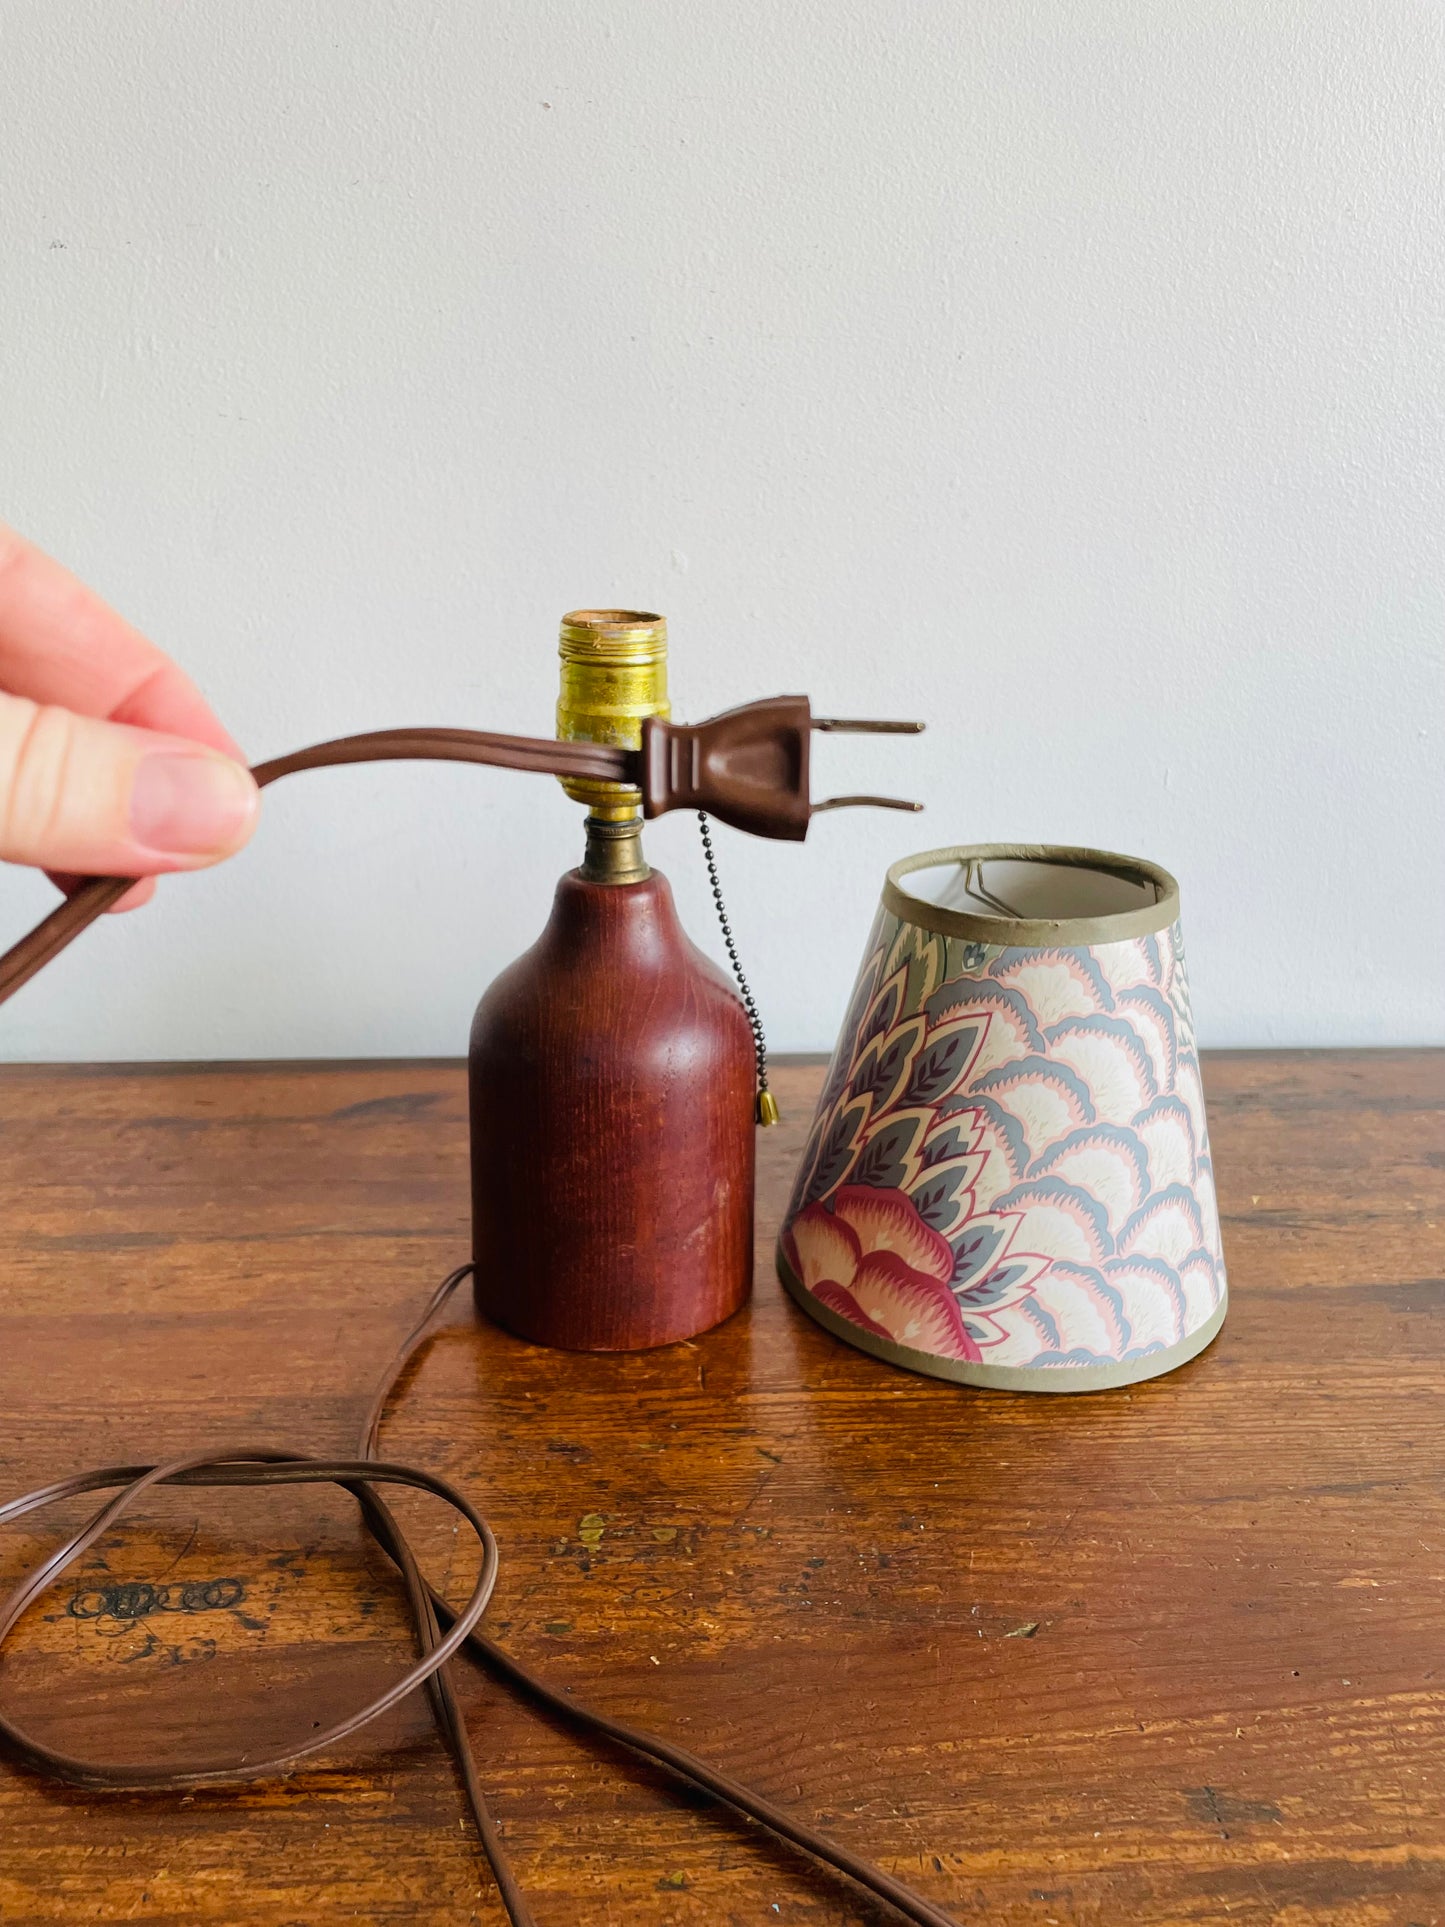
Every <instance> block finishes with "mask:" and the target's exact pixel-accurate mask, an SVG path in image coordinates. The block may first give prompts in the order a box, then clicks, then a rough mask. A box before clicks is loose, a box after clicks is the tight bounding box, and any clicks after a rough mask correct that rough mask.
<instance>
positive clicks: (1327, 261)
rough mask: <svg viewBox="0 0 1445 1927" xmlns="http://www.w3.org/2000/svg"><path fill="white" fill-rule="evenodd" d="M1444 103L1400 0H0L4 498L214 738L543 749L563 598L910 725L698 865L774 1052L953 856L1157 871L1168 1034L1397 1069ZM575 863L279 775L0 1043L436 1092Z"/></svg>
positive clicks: (552, 825) (372, 779)
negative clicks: (214, 850)
mask: <svg viewBox="0 0 1445 1927" xmlns="http://www.w3.org/2000/svg"><path fill="white" fill-rule="evenodd" d="M1442 114H1445V42H1442V16H1441V13H1440V10H1439V7H1438V5H1437V4H1436V0H1417V3H1414V0H1333V4H1328V5H1320V4H1318V0H1297V3H1296V0H1230V3H1229V4H1223V3H1221V0H1191V4H1189V5H1187V6H1186V5H1183V4H1180V3H1179V0H1175V4H1165V5H1161V4H1158V0H967V3H966V0H909V3H908V4H902V3H901V0H894V3H893V4H889V3H888V0H789V3H788V4H784V5H780V4H779V0H694V4H692V5H689V6H685V7H684V6H672V5H663V4H661V3H660V0H654V3H653V4H647V3H646V0H432V3H431V4H421V0H284V4H283V3H282V0H252V4H250V5H247V6H244V7H237V6H233V5H227V4H223V0H187V4H184V5H178V4H175V3H174V0H5V5H4V8H3V12H0V514H3V515H4V516H5V517H6V519H8V520H10V521H12V522H13V523H15V524H16V525H17V526H19V527H20V528H22V529H24V530H25V531H26V532H27V533H29V534H30V535H31V536H32V537H33V538H34V539H36V540H37V541H39V542H40V543H41V544H42V545H44V546H46V547H48V548H50V549H51V550H52V551H53V552H54V553H56V554H57V555H59V556H60V557H62V558H63V559H64V560H65V561H66V562H67V563H69V564H70V566H72V567H73V568H74V569H76V570H77V571H78V572H79V573H81V574H82V575H84V576H86V577H87V578H88V579H89V580H91V581H92V582H93V583H95V584H96V585H97V586H98V587H99V588H100V589H101V590H102V591H103V592H104V593H106V594H107V595H108V596H109V597H110V598H111V600H112V601H114V602H115V603H116V604H117V605H118V606H119V607H120V608H122V609H123V610H124V611H125V612H126V613H127V614H128V615H130V616H131V618H132V619H133V620H135V621H137V622H138V623H140V624H141V625H142V626H144V627H145V628H147V629H148V630H149V632H150V633H151V634H152V635H153V636H154V637H155V638H156V639H157V641H159V642H160V643H161V644H162V645H163V646H164V647H166V648H167V649H169V650H170V651H171V652H172V653H173V654H175V655H176V656H178V657H179V658H180V659H181V660H182V661H183V662H184V663H185V664H186V665H187V666H188V667H189V668H190V669H191V670H192V671H193V673H194V674H195V675H196V676H197V677H198V678H199V680H200V681H201V682H202V684H203V686H204V687H205V688H206V689H207V690H208V692H209V693H210V694H211V696H212V698H213V700H214V701H215V703H216V704H217V706H218V708H219V709H220V711H221V713H222V715H223V716H224V717H225V719H226V720H227V722H228V723H229V724H230V726H231V728H232V729H233V731H234V732H235V733H236V735H237V736H238V737H239V738H240V740H241V741H242V742H243V743H244V744H245V745H246V747H247V749H248V751H250V753H252V754H253V755H254V756H256V757H260V756H263V755H270V754H272V753H274V752H277V751H279V750H282V749H286V748H290V747H293V746H295V745H298V744H301V743H305V742H310V741H313V740H315V739H316V738H318V737H322V736H329V735H335V734H338V733H340V732H342V731H346V730H355V729H364V728H369V727H373V726H379V725H387V724H396V723H402V722H419V723H420V722H426V723H443V722H446V723H464V724H471V725H475V726H481V727H491V728H499V729H511V730H520V731H525V732H529V733H546V732H547V731H548V730H549V727H550V716H551V707H552V702H553V699H554V695H555V655H554V651H555V634H556V621H557V617H558V616H559V615H560V614H561V612H562V611H563V610H565V609H568V608H570V607H573V606H575V605H577V604H581V603H603V602H606V603H612V602H620V603H626V604H632V605H635V606H642V607H651V608H659V609H661V610H663V611H664V612H665V613H666V614H667V615H668V617H669V619H670V624H671V630H672V644H673V688H674V697H675V706H676V710H677V713H678V714H679V715H680V716H683V717H691V718H696V717H699V716H702V715H705V714H708V713H710V712H711V711H713V710H715V709H717V708H720V707H722V706H724V705H725V704H728V703H731V702H734V701H739V700H742V699H745V698H748V697H751V696H754V695H759V694H767V693H773V692H776V691H778V690H780V689H803V690H807V691H809V692H810V693H811V694H812V696H813V698H814V702H815V706H816V707H817V708H818V709H820V710H821V711H825V712H833V713H841V714H845V715H846V714H849V713H862V714H869V713H881V714H893V715H913V714H917V715H920V716H926V717H927V718H928V719H929V721H930V724H931V733H930V734H929V735H928V736H927V737H925V738H924V739H923V740H922V742H921V743H917V744H909V743H906V742H905V743H892V744H888V743H883V744H875V745H871V746H870V745H869V744H867V743H866V742H861V741H852V742H850V741H848V740H847V739H838V740H835V741H832V742H827V743H825V744H823V745H821V747H820V762H821V764H822V770H821V772H820V774H821V777H822V781H821V783H820V789H822V790H826V789H829V788H838V787H842V788H854V787H858V788H869V787H877V788H882V789H886V790H893V791H900V792H903V793H905V794H913V795H917V796H920V797H923V798H926V800H927V802H928V805H929V810H928V814H927V815H926V816H925V817H922V818H916V819H906V818H899V817H887V816H871V815H861V814H854V815H849V816H843V815H838V816H834V817H831V818H827V817H825V818H822V819H820V820H819V822H818V824H817V825H816V827H815V829H814V831H813V833H812V835H811V836H810V838H809V840H808V843H807V844H806V845H805V846H801V847H800V846H797V845H768V844H761V843H755V842H752V841H750V840H748V839H746V838H743V837H740V836H734V835H733V834H732V833H730V832H727V831H723V832H721V833H720V836H719V849H720V859H721V862H722V864H723V867H724V881H725V884H726V887H727V893H728V897H729V901H730V904H731V906H732V911H733V916H734V921H735V924H736V928H737V931H738V936H739V940H740V943H741V946H742V949H743V951H744V953H745V957H746V961H747V963H748V965H749V966H750V969H751V971H752V974H753V976H754V979H755V984H756V988H757V991H758V994H759V997H760V999H761V1002H762V1005H763V1009H764V1012H765V1014H766V1017H767V1020H768V1024H769V1028H770V1032H771V1037H772V1041H773V1044H774V1047H775V1048H778V1049H789V1048H793V1049H800V1048H820V1047H824V1046H826V1045H827V1044H829V1043H830V1042H831V1038H832V1033H833V1030H834V1027H835V1025H836V1023H837V1022H838V1019H839V1017H840V1015H841V1009H842V1004H843V1000H844V996H845V992H846V988H847V985H848V982H849V980H850V979H851V976H852V973H853V970H854V968H855V965H856V963H857V960H858V956H859V954H860V949H861V945H862V941H863V936H864V932H865V929H866V926H867V923H868V920H869V917H870V914H871V911H872V907H873V904H874V902H875V900H876V897H877V891H878V887H879V883H880V881H881V877H882V872H883V869H884V866H885V864H886V863H887V862H888V861H890V860H891V859H892V858H893V857H895V856H897V855H899V854H901V853H902V852H903V851H905V850H908V849H915V848H921V847H927V846H930V845H933V844H940V843H946V842H951V841H955V840H961V839H965V838H967V839H974V838H999V839H1002V838H1011V839H1012V838H1020V839H1040V840H1042V839H1051V840H1060V841H1069V842H1087V843H1093V844H1098V845H1103V846H1106V847H1111V848H1116V849H1122V850H1129V851H1135V852H1138V853H1140V854H1143V855H1149V856H1153V857H1155V858H1157V859H1159V860H1161V861H1162V862H1164V863H1166V864H1167V865H1169V866H1170V867H1171V868H1172V869H1173V870H1174V871H1175V872H1176V873H1177V874H1178V875H1179V877H1180V879H1181V881H1182V883H1183V886H1184V910H1185V928H1186V934H1187V937H1188V940H1189V945H1190V953H1191V963H1192V971H1193V976H1194V980H1195V981H1194V990H1195V1003H1196V1007H1197V1009H1198V1012H1199V1014H1200V1019H1201V1029H1202V1032H1203V1035H1204V1039H1205V1041H1206V1042H1210V1043H1214V1044H1325V1043H1341V1044H1383V1043H1396V1042H1415V1041H1426V1040H1440V1039H1441V1038H1442V1037H1445V978H1442V963H1441V959H1442V955H1445V920H1442V891H1441V887H1440V886H1441V880H1442V875H1445V846H1442V815H1445V811H1442V803H1445V786H1442V778H1441V773H1440V749H1441V724H1442V718H1445V666H1442V665H1445V646H1442V633H1445V439H1442V412H1445V320H1442V317H1445V273H1442V268H1445V188H1442V179H1445V127H1442ZM579 835H580V825H579V821H578V816H577V812H576V811H575V810H574V808H573V806H572V805H570V804H569V803H567V802H566V801H565V799H564V798H563V797H562V795H561V793H560V791H559V790H558V789H557V788H556V787H555V786H554V785H552V784H551V783H549V782H548V781H547V780H546V779H543V778H540V777H517V776H509V775H506V774H503V773H499V772H496V773H494V772H481V771H475V770H447V769H439V768H434V767H429V768H420V769H416V768H398V769H391V770H378V769H370V770H361V771H348V772H338V773H335V774H329V775H318V776H311V777H305V778H298V779H297V780H296V781H295V782H294V783H292V784H289V785H286V786H284V787H282V788H281V789H279V790H277V791H275V792H273V793H272V795H271V797H270V798H269V799H268V801H267V806H266V820H265V822H264V823H263V826H262V828H261V831H260V833H259V834H258V836H257V838H256V841H255V843H254V845H253V846H252V848H251V849H250V850H249V851H248V852H247V853H246V854H245V855H244V856H243V857H241V858H240V859H238V860H237V861H236V862H235V863H233V864H231V865H229V866H227V867H225V868H224V869H222V870H219V871H216V872H213V873H210V874H208V875H206V876H203V877H197V878H189V879H180V880H174V881H172V882H170V883H169V884H167V885H165V886H164V887H163V891H162V896H161V899H160V900H159V902H158V903H157V905H156V907H154V908H153V909H150V910H147V911H145V912H144V913H142V914H140V915H137V916H135V917H133V918H125V919H115V918H112V919H110V920H108V922H107V923H106V924H105V925H104V926H103V927H102V928H100V929H97V930H94V931H92V932H90V933H89V934H88V935H87V936H86V937H84V938H83V939H82V940H81V941H80V943H79V944H77V946H76V947H75V948H74V949H73V950H71V951H70V952H69V953H68V954H67V955H66V957H65V958H64V959H63V960H62V961H61V962H60V963H58V964H56V965H55V966H53V967H52V969H51V970H50V971H49V972H47V973H46V974H45V976H44V977H43V978H41V979H40V980H39V981H37V982H36V983H35V984H34V985H33V986H31V987H30V988H29V989H27V990H26V991H25V992H23V993H22V995H21V996H20V998H19V999H17V1001H16V1002H14V1003H13V1004H11V1005H10V1006H8V1007H7V1009H6V1010H5V1012H4V1014H3V1018H0V1051H3V1053H4V1054H5V1055H7V1056H10V1057H15V1058H50V1057H60V1058H70V1057H75V1058H98V1057H122V1058H124V1057H148V1056H161V1057H166V1056H170V1057H184V1056H247V1055H263V1056H265V1055H272V1056H279V1055H290V1054H296V1055H318V1056H320V1055H330V1054H337V1053H345V1054H358V1055H367V1054H385V1053H444V1054H451V1053H456V1052H459V1051H460V1050H462V1049H463V1048H464V1047H465V1038H466V1029H467V1024H468V1021H469V1018H470V1013H471V1010H472V1007H473V1005H474V1003H475V1001H476V998H477V996H478V994H479V992H480V991H481V990H482V988H483V987H484V986H485V984H486V983H487V981H488V980H489V978H490V977H491V975H492V974H493V973H494V971H495V970H496V969H497V968H498V967H499V966H500V965H501V964H502V963H504V962H505V961H506V960H507V959H508V958H510V957H511V956H512V955H514V954H515V953H516V952H517V951H518V950H519V949H521V948H523V947H524V946H525V945H526V944H527V943H528V942H530V940H531V938H532V936H533V935H534V934H535V932H536V930H537V929H538V927H539V926H540V924H541V922H542V920H543V918H544V916H545V914H546V910H547V905H548V902H549V900H550V895H551V890H552V884H553V880H554V878H555V877H556V875H557V873H558V872H559V871H561V870H562V869H564V868H566V867H568V866H569V865H570V864H571V863H572V862H573V861H574V860H575V854H576V851H577V848H578V843H579ZM650 847H651V850H652V854H653V858H654V861H656V862H658V863H659V864H660V866H661V867H663V868H664V869H666V870H667V871H668V872H669V873H670V875H671V876H672V878H673V881H674V885H675V887H676V889H677V892H678V896H679V898H680V900H681V903H682V907H683V910H684V914H685V916H686V918H687V920H688V922H689V924H690V926H691V928H692V929H693V931H694V933H695V934H697V935H698V936H699V937H700V938H701V939H703V940H704V941H705V942H707V943H708V944H709V945H710V946H714V940H713V933H712V931H711V929H710V926H709V920H708V919H709V904H708V899H707V895H706V892H705V888H704V885H703V878H702V871H701V864H700V860H699V857H698V853H697V846H696V833H695V829H694V826H693V825H692V823H691V821H690V820H687V819H682V820H677V821H670V822H668V823H665V824H662V825H659V826H658V827H657V830H656V831H655V832H654V833H653V835H652V837H651V845H650ZM51 900H52V899H51V894H50V892H49V891H48V888H47V887H46V886H45V885H44V884H42V883H41V882H39V881H38V880H37V879H35V878H33V877H29V876H26V875H22V874H19V873H15V872H7V873H5V874H4V876H3V878H0V936H4V937H5V938H6V939H7V940H8V937H9V935H10V934H11V933H13V934H16V935H18V934H19V932H20V931H21V930H22V929H24V928H26V927H28V925H29V924H30V923H31V922H32V921H33V920H35V918H36V917H37V916H38V915H39V914H40V913H41V912H42V911H43V910H44V909H45V908H48V907H49V904H50V902H51ZM714 947H715V946H714Z"/></svg>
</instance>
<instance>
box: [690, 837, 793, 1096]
mask: <svg viewBox="0 0 1445 1927" xmlns="http://www.w3.org/2000/svg"><path fill="white" fill-rule="evenodd" d="M697 821H698V827H699V829H700V830H701V831H702V855H703V861H704V862H705V863H706V864H707V877H708V882H709V883H710V884H711V885H712V900H713V902H714V904H716V906H717V920H718V922H719V923H720V924H721V925H722V935H723V946H724V948H725V949H726V951H727V953H728V961H729V963H731V965H732V967H733V975H734V976H735V977H736V978H737V980H738V991H739V994H740V995H741V997H742V1000H743V1009H744V1010H745V1011H746V1012H747V1015H748V1022H749V1023H750V1024H751V1025H752V1030H753V1055H754V1057H755V1058H756V1059H757V1065H758V1101H757V1108H756V1113H755V1114H756V1117H757V1120H758V1123H759V1124H776V1123H777V1121H778V1100H777V1099H776V1098H775V1097H774V1096H773V1094H772V1092H771V1091H770V1090H769V1089H768V1040H767V1039H766V1037H764V1035H763V1020H762V1017H761V1016H760V1015H759V1013H758V1005H757V999H756V998H755V997H754V996H753V993H752V991H751V990H750V989H749V988H748V980H747V978H746V977H745V976H744V975H743V966H742V961H741V959H740V958H739V956H738V947H737V945H736V943H735V942H734V941H733V931H732V925H731V924H730V923H729V922H728V913H727V907H726V905H725V904H724V903H723V894H722V885H721V883H719V881H718V874H717V857H716V856H715V855H714V853H713V847H712V831H711V830H710V829H709V828H708V821H707V811H706V810H699V811H698V813H697Z"/></svg>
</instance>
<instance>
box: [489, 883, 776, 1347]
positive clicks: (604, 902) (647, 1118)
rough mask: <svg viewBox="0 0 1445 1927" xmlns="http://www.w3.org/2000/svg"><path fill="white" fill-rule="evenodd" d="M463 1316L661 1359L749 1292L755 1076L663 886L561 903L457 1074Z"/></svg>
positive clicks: (747, 1045) (738, 1031)
mask: <svg viewBox="0 0 1445 1927" xmlns="http://www.w3.org/2000/svg"><path fill="white" fill-rule="evenodd" d="M469 1070H470V1087H471V1129H472V1139H471V1145H472V1225H473V1239H474V1247H473V1248H474V1257H475V1262H476V1267H477V1269H476V1298H477V1304H478V1306H479V1308H480V1309H481V1310H482V1311H483V1312H484V1313H485V1314H486V1315H487V1316H488V1317H490V1318H494V1319H495V1320H496V1321H497V1323H498V1324H499V1325H503V1326H505V1327H506V1329H507V1330H508V1331H510V1332H515V1333H516V1334H517V1335H518V1337H521V1338H529V1339H531V1340H532V1341H533V1342H534V1343H536V1344H542V1345H557V1346H561V1347H563V1348H564V1349H567V1350H571V1351H633V1350H637V1349H640V1348H642V1347H645V1346H650V1345H667V1344H671V1343H673V1342H675V1341H676V1340H678V1339H682V1338H691V1337H693V1336H695V1335H696V1334H697V1333H698V1332H702V1331H706V1330H708V1328H709V1327H711V1326H713V1325H716V1324H718V1323H720V1322H721V1320H722V1319H724V1318H727V1317H729V1316H730V1315H731V1314H732V1313H733V1312H735V1311H736V1310H737V1309H738V1307H739V1306H740V1305H741V1304H742V1303H743V1302H744V1300H745V1299H746V1298H747V1295H748V1291H749V1288H750V1285H751V1280H752V1249H753V1161H754V1151H753V1146H754V1137H755V1127H754V1123H753V1086H754V1059H753V1039H752V1033H751V1031H750V1029H749V1027H748V1020H747V1017H746V1016H745V1014H744V1012H743V1007H742V1005H741V1004H740V1003H739V1002H738V999H737V995H736V993H735V992H734V990H733V988H732V986H731V985H730V984H729V983H728V981H727V979H726V978H725V977H724V976H723V974H722V972H721V971H720V970H718V969H717V968H716V967H715V966H714V965H713V964H712V963H711V962H710V961H709V960H708V959H707V958H706V957H705V956H703V955H702V953H701V952H700V951H699V950H697V949H695V948H694V946H693V945H692V944H691V943H690V942H689V941H688V939H687V936H686V935H685V933H684V931H683V929H682V926H681V924H680V923H679V922H678V919H677V912H676V910H675V909H674V907H673V901H672V891H671V890H670V888H669V887H668V884H667V880H666V878H665V877H662V876H659V875H657V874H656V872H653V873H651V874H648V875H646V876H644V877H643V878H642V879H640V880H638V881H632V882H619V883H611V882H600V881H596V880H594V879H593V877H591V876H589V875H588V873H587V869H586V867H585V866H584V868H583V869H582V870H574V871H572V872H571V873H570V874H569V875H567V876H564V877H563V878H562V880H561V882H560V883H559V884H558V885H557V895H556V900H555V902H554V904H553V908H552V916H551V919H550V921H549V922H548V924H547V927H546V929H545V930H544V931H543V932H542V935H541V937H540V938H539V939H538V941H537V943H536V944H535V945H534V946H533V947H532V949H531V950H529V951H527V952H526V954H525V955H524V956H522V957H519V958H518V959H517V961H516V962H515V963H514V964H512V965H511V966H510V968H509V969H507V970H504V971H503V972H502V974H501V976H500V977H498V978H497V979H496V981H495V982H494V983H493V984H492V986H491V988H490V989H489V990H488V992H487V994H486V996H485V997H483V999H482V1001H481V1004H480V1006H479V1007H478V1010H477V1015H476V1021H475V1023H474V1024H473V1026H472V1040H471V1053H470V1060H469Z"/></svg>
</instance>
